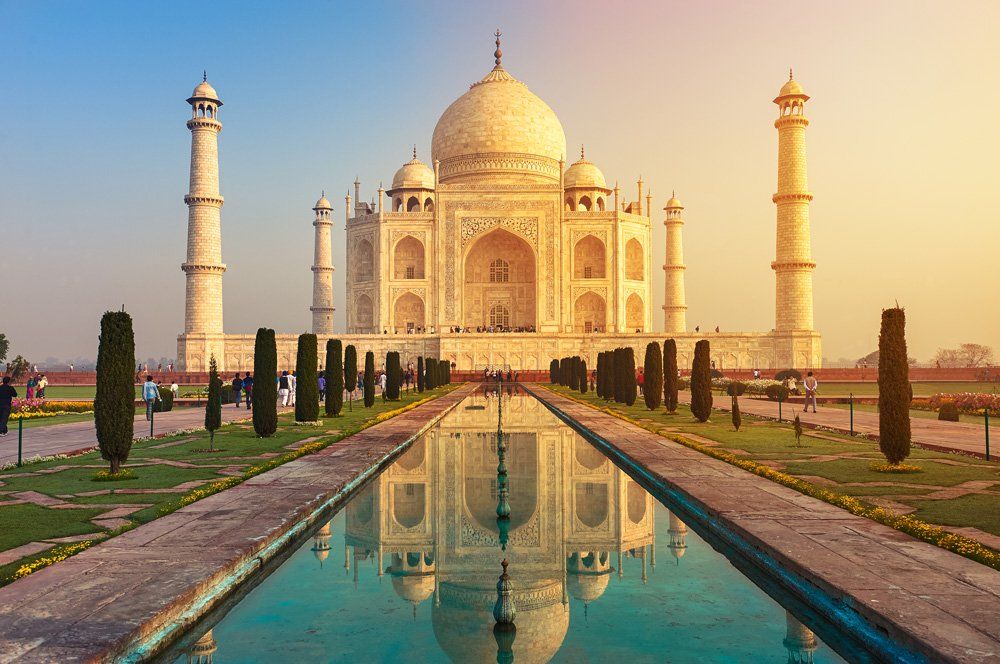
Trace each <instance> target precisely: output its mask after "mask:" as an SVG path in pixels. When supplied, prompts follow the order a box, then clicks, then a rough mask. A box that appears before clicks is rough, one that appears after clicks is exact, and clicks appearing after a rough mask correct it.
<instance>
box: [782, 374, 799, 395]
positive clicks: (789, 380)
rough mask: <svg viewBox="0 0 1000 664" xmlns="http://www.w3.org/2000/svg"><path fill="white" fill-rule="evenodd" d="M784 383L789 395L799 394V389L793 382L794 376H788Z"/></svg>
mask: <svg viewBox="0 0 1000 664" xmlns="http://www.w3.org/2000/svg"><path fill="white" fill-rule="evenodd" d="M785 383H786V384H787V385H788V391H789V393H791V394H798V393H799V387H798V384H797V383H796V382H795V376H789V377H788V378H787V379H786V380H785Z"/></svg>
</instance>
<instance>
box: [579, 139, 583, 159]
mask: <svg viewBox="0 0 1000 664" xmlns="http://www.w3.org/2000/svg"><path fill="white" fill-rule="evenodd" d="M580 159H584V156H583V143H580Z"/></svg>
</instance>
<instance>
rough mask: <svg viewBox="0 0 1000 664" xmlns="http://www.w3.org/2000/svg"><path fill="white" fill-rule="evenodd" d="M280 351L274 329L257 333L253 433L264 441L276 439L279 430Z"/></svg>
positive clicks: (264, 329) (254, 355)
mask: <svg viewBox="0 0 1000 664" xmlns="http://www.w3.org/2000/svg"><path fill="white" fill-rule="evenodd" d="M277 375H278V348H277V346H276V345H275V342H274V330H271V329H269V328H266V327H262V328H260V329H258V330H257V338H256V340H255V341H254V347H253V376H254V382H253V430H254V431H256V432H257V435H258V436H260V437H261V438H268V437H269V436H273V435H274V432H275V431H277V430H278V385H277V383H275V382H274V378H275V376H277Z"/></svg>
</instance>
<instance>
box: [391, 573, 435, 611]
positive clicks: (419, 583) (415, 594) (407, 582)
mask: <svg viewBox="0 0 1000 664" xmlns="http://www.w3.org/2000/svg"><path fill="white" fill-rule="evenodd" d="M392 589H393V590H395V591H396V594H397V595H399V596H400V597H402V598H403V599H405V600H406V601H407V602H412V603H414V604H419V603H420V602H422V601H424V600H425V599H427V598H428V597H430V596H431V595H433V594H434V575H433V574H401V575H395V574H394V575H393V576H392Z"/></svg>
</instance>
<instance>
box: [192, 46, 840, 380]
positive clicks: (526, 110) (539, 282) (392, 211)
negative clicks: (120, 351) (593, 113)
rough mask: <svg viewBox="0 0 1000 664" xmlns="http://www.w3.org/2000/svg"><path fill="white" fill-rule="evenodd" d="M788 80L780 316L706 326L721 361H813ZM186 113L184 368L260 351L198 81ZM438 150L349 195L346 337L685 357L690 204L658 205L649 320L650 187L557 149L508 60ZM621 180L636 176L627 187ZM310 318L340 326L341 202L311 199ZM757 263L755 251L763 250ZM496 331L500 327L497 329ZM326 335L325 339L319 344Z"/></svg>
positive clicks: (797, 106)
mask: <svg viewBox="0 0 1000 664" xmlns="http://www.w3.org/2000/svg"><path fill="white" fill-rule="evenodd" d="M807 99H808V96H806V95H805V94H804V93H803V91H802V89H801V87H799V85H798V83H796V82H795V81H792V80H790V81H788V82H787V83H786V84H785V86H784V87H782V89H781V92H780V93H779V96H778V97H777V98H776V99H775V103H777V104H778V106H779V109H780V110H779V118H778V120H777V121H776V123H775V126H776V127H777V128H778V135H779V164H778V174H779V177H778V191H777V193H776V194H775V195H774V197H773V200H774V203H775V204H776V205H777V209H778V214H777V242H776V256H775V258H776V260H775V261H774V263H772V267H773V268H774V270H775V273H776V279H777V282H776V283H777V289H776V317H775V329H774V330H772V331H770V332H765V333H733V334H716V335H713V336H711V339H712V350H713V359H715V360H716V365H717V366H719V367H723V368H752V367H753V368H772V367H786V366H796V367H805V366H813V367H815V366H818V365H819V364H820V362H821V355H820V338H819V334H818V333H817V332H815V331H814V329H813V311H812V309H813V306H812V270H813V268H814V267H815V265H814V263H813V262H812V258H811V252H810V230H809V201H810V200H811V195H810V194H809V192H808V183H807V180H806V159H805V128H806V126H807V125H808V120H806V118H805V117H804V115H803V109H804V103H805V101H806V100H807ZM188 101H189V102H190V103H191V106H192V108H193V117H192V118H191V119H190V120H189V121H188V127H189V128H190V129H191V132H192V137H193V138H192V157H191V189H190V193H189V195H188V196H187V197H186V199H185V200H186V202H187V203H188V205H189V209H190V212H189V225H188V256H187V260H186V262H185V263H184V265H183V269H184V271H185V273H186V274H187V299H186V302H187V306H186V318H185V330H184V334H182V335H181V336H180V337H179V339H178V359H179V362H180V364H181V367H182V368H185V369H187V370H203V369H204V368H205V366H206V362H207V358H208V356H209V355H211V354H214V355H215V356H216V358H217V359H219V360H220V367H221V368H223V369H226V370H237V369H248V368H250V367H251V365H252V355H253V337H252V336H250V335H240V334H224V333H223V327H222V276H223V273H224V271H225V269H226V266H225V265H224V264H223V263H222V253H221V246H222V244H221V230H220V228H221V226H220V219H221V216H220V211H221V207H222V202H223V199H222V196H221V195H220V193H219V176H218V151H217V136H218V134H219V132H220V131H221V128H222V125H221V123H220V122H219V120H218V112H219V107H220V106H221V105H222V102H221V101H220V100H219V96H218V94H217V93H216V91H215V89H214V88H213V87H212V86H211V85H209V84H208V83H207V82H202V83H201V84H200V85H198V87H197V88H196V89H195V92H194V94H193V95H192V97H191V98H190V99H189V100H188ZM430 156H431V158H430V160H429V162H428V163H424V162H423V161H421V160H420V159H418V157H417V151H416V149H415V148H414V150H413V158H412V159H411V160H410V161H408V162H407V163H405V164H403V165H402V166H401V167H400V168H399V170H398V171H397V172H396V174H395V176H394V177H393V179H392V184H391V186H390V187H389V188H388V189H383V188H382V187H381V185H380V186H379V188H378V191H377V194H376V195H374V196H370V197H369V199H368V201H365V200H362V199H363V195H362V191H361V183H360V182H358V181H355V183H354V190H353V196H352V194H351V193H350V192H349V193H348V195H347V196H346V197H345V224H346V257H347V260H346V265H345V266H344V268H343V269H344V270H345V274H346V281H347V294H346V298H345V302H344V307H345V309H346V319H347V320H346V327H347V330H346V331H347V335H346V336H345V335H338V336H341V338H343V339H344V341H345V342H346V343H355V344H356V345H357V346H358V347H359V350H368V349H371V350H374V351H376V353H377V354H382V353H384V352H385V351H386V350H390V349H392V350H399V351H401V353H402V355H403V359H404V361H408V360H410V359H413V357H415V356H416V355H429V356H436V357H440V358H444V359H448V360H450V361H451V362H453V363H454V364H455V367H456V368H457V369H460V370H468V369H482V368H483V367H485V366H510V367H512V368H515V369H528V370H530V369H544V368H545V367H547V366H548V361H549V360H550V359H551V358H553V357H559V356H562V355H567V354H580V355H582V356H584V357H585V358H587V359H589V360H590V361H591V362H592V361H593V360H594V358H595V357H596V353H597V352H598V351H600V350H605V349H607V348H613V347H615V346H621V345H631V346H633V347H635V348H636V350H637V351H639V356H641V351H642V349H643V348H644V346H645V344H646V343H647V342H648V341H650V340H654V339H655V340H662V337H663V336H664V334H666V335H668V336H672V337H674V338H676V339H677V341H678V350H679V359H680V361H681V362H682V363H684V364H686V363H687V362H688V361H689V357H690V354H691V349H692V348H693V345H694V342H695V341H697V339H699V338H701V336H702V335H697V334H691V333H689V332H688V326H687V320H686V310H687V304H686V299H685V286H684V270H685V266H684V255H683V249H682V228H683V226H684V219H683V215H682V211H683V209H684V208H683V207H682V205H681V203H680V201H679V200H678V199H677V198H676V197H673V196H672V197H671V198H670V199H669V200H668V201H667V202H666V205H665V207H663V210H664V212H663V214H664V224H665V226H666V230H667V247H666V263H665V264H664V265H663V266H662V267H663V271H664V277H663V278H664V283H665V287H666V290H665V293H666V295H665V298H666V299H665V302H664V304H663V305H662V311H663V319H662V320H663V326H664V330H665V332H664V333H655V334H654V333H653V330H654V325H653V316H654V306H653V302H652V288H651V284H652V278H653V272H654V266H653V264H652V261H653V252H652V247H651V241H650V238H651V234H650V230H651V226H650V224H651V218H652V216H653V206H654V204H653V199H652V196H651V194H650V193H649V191H648V189H645V190H644V183H643V182H642V180H641V178H640V179H639V181H638V182H637V183H636V185H635V189H634V190H633V191H632V192H631V193H627V192H626V191H624V190H622V189H621V188H620V187H619V186H618V184H617V183H615V184H614V186H613V187H612V186H609V185H608V182H607V180H606V179H605V177H604V174H603V173H602V172H601V170H600V169H599V168H598V167H597V166H596V165H595V164H594V163H592V162H591V161H589V160H588V159H587V158H586V156H585V154H584V152H583V150H582V149H581V150H580V158H579V159H578V160H577V161H575V162H573V163H570V164H567V162H566V158H567V146H566V138H565V134H564V132H563V128H562V124H561V123H560V121H559V118H558V117H557V116H556V114H555V113H554V112H553V110H552V109H551V108H550V107H549V106H548V105H547V104H546V103H545V102H544V101H542V100H541V99H540V98H539V97H537V96H536V95H535V94H533V93H532V92H531V91H530V90H529V89H528V87H527V86H526V85H525V84H524V83H522V82H520V81H518V80H517V79H515V78H514V77H513V76H512V75H511V74H510V73H508V72H507V70H506V69H505V68H504V67H503V65H502V64H501V53H500V50H499V36H498V39H497V51H496V53H495V66H494V67H493V69H492V70H491V71H490V72H489V73H488V74H487V75H486V76H485V77H484V78H483V79H481V80H480V81H478V82H476V83H474V84H473V85H472V86H471V87H470V88H469V90H468V91H467V92H465V94H463V95H462V96H460V97H459V98H458V99H457V100H455V101H454V102H453V103H452V104H451V105H450V106H449V107H448V108H447V109H446V110H445V111H444V113H443V114H442V115H441V117H440V119H439V120H438V123H437V125H436V127H435V128H434V132H433V136H432V141H431V155H430ZM629 189H631V187H629ZM313 210H314V213H315V215H314V217H315V218H314V220H313V226H314V229H315V230H314V239H315V260H314V265H313V267H312V271H313V275H314V288H313V299H312V306H311V308H310V309H311V312H312V320H313V331H314V332H316V333H317V334H319V335H321V336H322V337H324V338H328V337H330V336H333V334H334V329H333V311H334V296H333V271H334V266H333V264H332V259H331V256H332V251H331V238H332V227H333V217H334V215H333V206H332V205H331V203H330V201H328V200H327V198H326V197H325V196H323V197H321V198H320V200H319V201H318V202H317V203H316V204H315V206H314V207H313ZM762 260H763V258H762ZM497 331H504V332H506V334H504V336H503V337H502V338H497V337H496V336H495V334H492V333H495V332H497ZM278 343H279V364H282V365H284V366H289V365H291V363H292V361H293V358H294V356H295V344H296V337H295V336H293V335H279V338H278ZM323 348H324V344H323V343H321V344H320V349H321V352H322V349H323Z"/></svg>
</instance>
